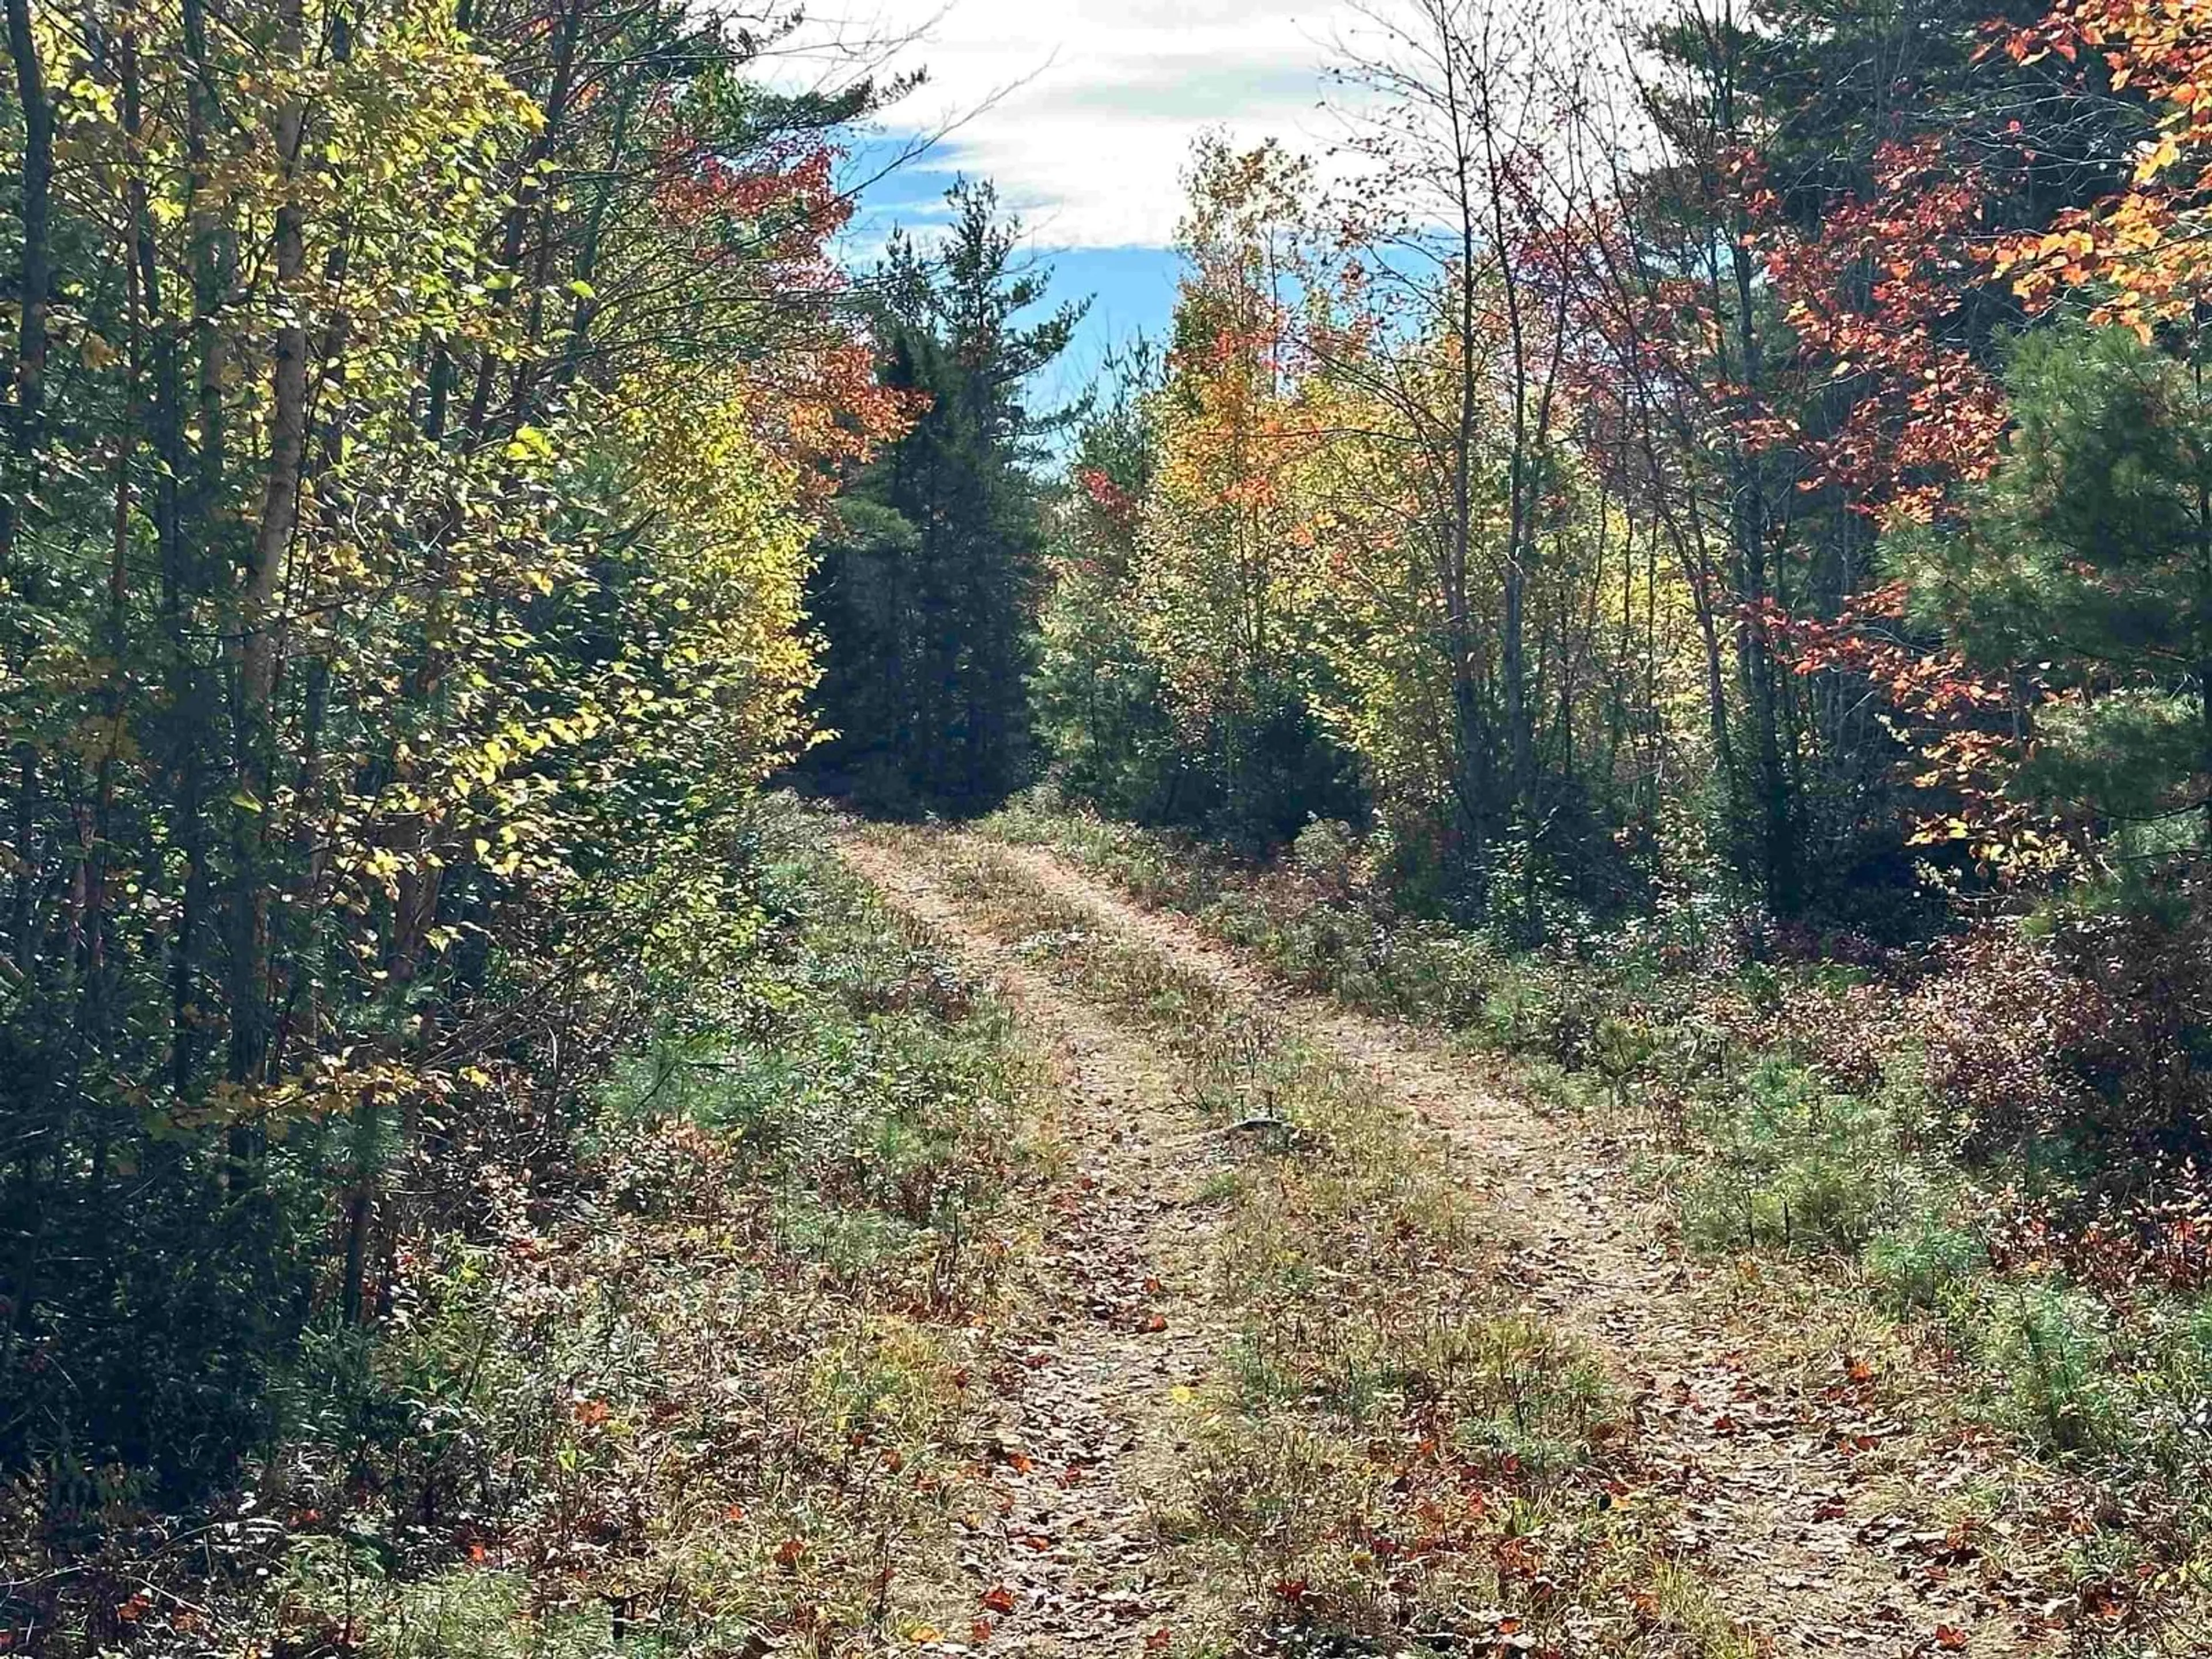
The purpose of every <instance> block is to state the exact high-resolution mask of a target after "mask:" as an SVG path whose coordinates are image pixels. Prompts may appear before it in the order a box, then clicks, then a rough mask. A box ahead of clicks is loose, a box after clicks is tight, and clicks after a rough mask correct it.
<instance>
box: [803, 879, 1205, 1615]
mask: <svg viewBox="0 0 2212 1659" xmlns="http://www.w3.org/2000/svg"><path fill="white" fill-rule="evenodd" d="M846 851H847V857H848V860H849V861H850V863H851V864H852V865H853V866H854V868H855V869H856V870H858V871H859V872H860V873H861V874H863V875H864V876H866V878H868V879H869V880H870V881H871V882H872V883H873V884H875V885H876V886H877V888H878V890H880V891H881V892H882V893H883V895H884V897H885V898H886V899H887V900H888V901H889V902H890V903H891V904H892V905H893V906H894V907H895V908H898V909H900V910H902V911H904V912H905V913H906V914H907V915H908V916H909V917H911V918H912V919H914V920H915V921H919V922H921V923H922V924H924V925H925V927H927V929H928V930H929V931H930V933H932V935H933V937H935V938H937V939H941V940H942V941H943V942H944V944H945V947H946V948H947V950H948V951H950V953H951V954H952V955H953V956H955V957H959V958H963V959H964V961H965V963H967V965H969V966H970V967H972V968H974V969H977V970H979V971H981V972H982V973H984V974H986V975H988V976H989V977H990V978H992V979H993V980H994V981H996V982H997V984H998V986H999V988H1000V992H1001V994H1003V995H1004V996H1005V997H1006V1000H1008V1002H1009V1003H1010V1004H1011V1005H1012V1007H1013V1008H1014V1009H1015V1010H1016V1011H1017V1012H1018V1015H1019V1017H1020V1018H1022V1019H1023V1020H1024V1023H1025V1024H1027V1025H1028V1026H1029V1027H1030V1032H1031V1034H1032V1036H1034V1037H1036V1039H1038V1040H1039V1044H1040V1047H1042V1048H1043V1049H1044V1050H1045V1052H1046V1053H1047V1054H1048V1057H1049V1059H1050V1061H1051V1063H1052V1065H1053V1067H1054V1082H1055V1085H1056V1093H1055V1099H1056V1103H1057V1106H1058V1117H1057V1121H1056V1122H1055V1123H1054V1126H1053V1127H1054V1133H1055V1139H1057V1140H1058V1141H1059V1143H1060V1145H1062V1146H1065V1147H1066V1148H1067V1150H1068V1152H1069V1155H1070V1164H1069V1168H1068V1170H1067V1171H1066V1175H1065V1176H1064V1178H1063V1179H1062V1180H1061V1181H1060V1182H1059V1184H1058V1186H1057V1188H1056V1189H1055V1191H1054V1194H1052V1197H1051V1200H1050V1201H1049V1205H1048V1214H1049V1219H1048V1223H1047V1231H1046V1235H1045V1237H1043V1239H1042V1241H1041V1245H1040V1248H1039V1249H1038V1250H1037V1252H1036V1257H1035V1260H1036V1271H1037V1273H1038V1274H1039V1276H1040V1282H1038V1283H1037V1284H1036V1285H1032V1286H1030V1287H1029V1288H1030V1294H1028V1295H1025V1296H1023V1297H1017V1298H1015V1300H1016V1301H1017V1302H1018V1304H1019V1305H1020V1307H1021V1308H1022V1310H1023V1311H1022V1312H1020V1313H1019V1314H1018V1315H1017V1316H1015V1318H1014V1320H1013V1322H1012V1325H1011V1326H1010V1328H1008V1329H1007V1330H1006V1332H1005V1333H1004V1334H1003V1335H1002V1336H1001V1338H1000V1341H999V1343H998V1346H997V1349H996V1352H994V1355H993V1356H992V1358H991V1362H990V1373H991V1374H990V1377H989V1384H990V1387H991V1389H992V1393H993V1396H994V1411H995V1417H996V1421H995V1425H994V1429H993V1431H992V1437H991V1439H990V1441H989V1443H987V1445H986V1446H984V1447H983V1448H981V1450H982V1452H983V1454H984V1458H985V1461H987V1462H988V1464H989V1466H990V1469H991V1474H990V1485H991V1489H992V1492H993V1494H994V1498H995V1500H996V1508H995V1510H994V1511H993V1512H991V1513H988V1514H984V1515H978V1516H971V1517H969V1519H968V1521H967V1523H966V1524H967V1526H968V1528H969V1534H970V1535H969V1546H968V1547H967V1548H966V1549H965V1550H964V1551H963V1557H962V1565H963V1566H964V1567H965V1568H966V1569H967V1571H969V1574H970V1576H972V1577H974V1578H975V1581H976V1585H977V1596H978V1606H979V1607H980V1609H981V1611H980V1612H979V1613H978V1614H977V1619H976V1622H975V1625H974V1626H972V1627H971V1628H970V1629H969V1631H967V1632H958V1633H951V1632H948V1633H947V1640H946V1642H945V1644H943V1645H944V1646H945V1647H948V1648H955V1649H957V1648H959V1647H963V1646H971V1645H980V1644H981V1643H983V1642H985V1641H987V1642H988V1643H989V1644H990V1649H991V1651H993V1652H994V1653H1000V1652H1012V1653H1020V1654H1036V1655H1041V1656H1042V1655H1048V1654H1060V1653H1066V1654H1079V1653H1080V1654H1102V1655H1110V1654H1118V1653H1125V1652H1135V1653H1141V1652H1146V1651H1157V1650H1161V1649H1163V1648H1164V1646H1165V1645H1166V1644H1168V1643H1169V1642H1171V1641H1173V1640H1174V1639H1175V1638H1176V1632H1180V1631H1182V1630H1183V1629H1184V1628H1186V1627H1187V1626H1188V1625H1189V1624H1190V1623H1191V1621H1192V1620H1193V1619H1194V1616H1195V1614H1194V1609H1193V1607H1191V1605H1190V1603H1191V1601H1192V1587H1191V1585H1190V1584H1189V1583H1187V1582H1185V1580H1184V1577H1183V1574H1182V1570H1181V1568H1180V1566H1179V1564H1178V1563H1177V1562H1176V1559H1174V1556H1173V1553H1172V1552H1171V1551H1170V1550H1167V1549H1165V1548H1164V1547H1163V1546H1162V1542H1161V1538H1160V1533H1159V1528H1158V1525H1157V1523H1156V1510H1157V1508H1158V1503H1159V1501H1160V1497H1161V1494H1162V1492H1164V1489H1165V1486H1166V1485H1167V1482H1168V1479H1169V1474H1170V1471H1171V1469H1172V1468H1173V1466H1174V1463H1175V1461H1176V1456H1177V1454H1178V1446H1177V1431H1176V1425H1175V1423H1174V1421H1173V1419H1172V1414H1171V1413H1170V1409H1169V1408H1170V1404H1171V1401H1172V1399H1173V1396H1174V1392H1175V1391H1176V1389H1188V1387H1189V1385H1191V1384H1192V1383H1196V1382H1199V1381H1201V1380H1202V1379H1203V1377H1204V1376H1205V1375H1206V1372H1207V1371H1208V1370H1211V1368H1212V1365H1213V1364H1214V1363H1215V1361H1216V1358H1217V1356H1218V1346H1219V1340H1220V1337H1219V1333H1218V1330H1217V1329H1215V1328H1212V1324H1211V1322H1210V1300H1209V1298H1208V1297H1207V1296H1206V1289H1205V1285H1204V1284H1203V1273H1204V1267H1205V1262H1206V1249H1207V1243H1208V1240H1207V1231H1208V1227H1207V1221H1206V1212H1205V1211H1204V1210H1203V1208H1202V1207H1199V1206H1196V1205H1195V1200H1196V1196H1197V1194H1198V1193H1199V1191H1200V1188H1202V1186H1203V1184H1204V1182H1205V1179H1206V1176H1207V1175H1208V1173H1210V1170H1209V1162H1210V1160H1209V1158H1208V1155H1207V1152H1206V1146H1205V1145H1204V1142H1203V1139H1202V1138H1194V1137H1193V1136H1192V1135H1191V1133H1189V1130H1190V1127H1191V1126H1190V1124H1189V1122H1188V1120H1187V1118H1186V1117H1185V1116H1184V1115H1182V1114H1180V1113H1179V1112H1178V1111H1177V1110H1176V1107H1175V1105H1174V1102H1175V1101H1176V1097H1177V1092H1178V1091H1177V1087H1176V1079H1175V1077H1174V1075H1173V1073H1172V1069H1171V1068H1170V1066H1168V1065H1166V1064H1165V1063H1164V1061H1163V1060H1162V1058H1161V1057H1160V1055H1159V1053H1158V1049H1157V1048H1154V1047H1152V1045H1148V1044H1145V1043H1141V1042H1138V1041H1136V1040H1134V1039H1133V1037H1132V1036H1130V1034H1129V1033H1128V1032H1127V1031H1126V1030H1121V1029H1119V1028H1117V1027H1115V1025H1113V1024H1110V1023H1109V1022H1108V1021H1106V1020H1104V1019H1103V1018H1100V1017H1099V1016H1098V1015H1097V1012H1095V1011H1093V1010H1091V1009H1090V1008H1088V1007H1086V1006H1084V1004H1083V1003H1082V1002H1081V1001H1080V1000H1079V999H1075V998H1072V997H1069V996H1067V995H1066V994H1064V993H1063V992H1061V991H1060V989H1059V988H1058V987H1055V986H1054V984H1053V983H1052V982H1051V981H1050V980H1049V979H1048V978H1047V977H1046V976H1045V975H1042V974H1040V973H1038V972H1036V970H1035V969H1031V968H1030V967H1029V966H1027V965H1026V964H1025V963H1023V962H1022V961H1021V959H1020V958H1019V957H1018V955H1017V954H1016V953H1015V952H1013V951H1010V950H1008V949H1006V947H1005V946H1003V945H1000V944H998V943H996V942H995V941H993V940H991V939H988V938H987V936H985V935H983V934H982V933H980V932H979V931H978V930H977V929H976V928H975V927H974V925H973V924H972V923H971V922H970V921H969V920H968V919H967V918H966V917H965V916H963V915H962V913H961V912H960V911H959V909H958V908H957V907H956V906H955V905H953V904H952V903H951V902H950V901H949V900H948V899H947V898H946V896H945V895H944V893H943V892H942V891H941V890H939V887H938V886H937V884H935V883H934V882H933V881H932V880H931V878H930V877H929V875H928V873H927V871H925V870H922V869H921V868H917V867H915V866H911V865H909V864H908V863H906V862H905V861H903V860H901V859H900V858H899V857H897V856H896V854H894V853H893V852H892V851H891V850H890V848H887V847H886V846H884V844H883V843H881V842H867V841H855V842H851V843H850V844H848V848H847V849H846Z"/></svg>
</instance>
